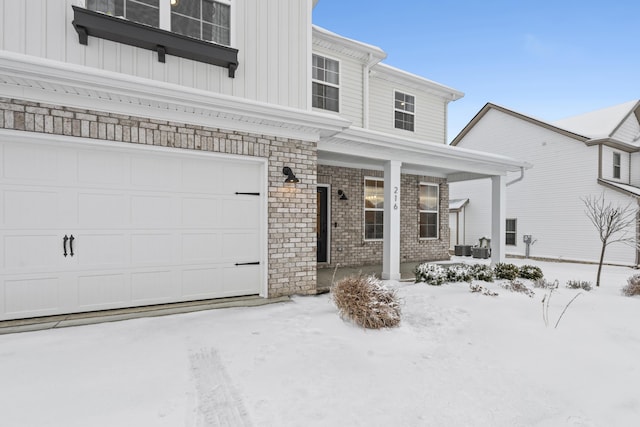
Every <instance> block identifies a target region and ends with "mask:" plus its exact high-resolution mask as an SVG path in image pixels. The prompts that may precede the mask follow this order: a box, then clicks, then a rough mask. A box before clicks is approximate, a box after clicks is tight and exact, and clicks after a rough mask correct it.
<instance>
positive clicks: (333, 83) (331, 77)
mask: <svg viewBox="0 0 640 427" xmlns="http://www.w3.org/2000/svg"><path fill="white" fill-rule="evenodd" d="M327 64H335V66H336V71H334V70H332V69H331V68H329V67H328V66H327ZM311 82H312V94H311V103H312V107H313V108H319V109H321V110H326V111H333V112H335V113H339V112H340V61H339V60H337V59H333V58H328V57H326V56H323V55H318V54H316V53H313V54H312V74H311Z"/></svg>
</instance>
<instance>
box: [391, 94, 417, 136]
mask: <svg viewBox="0 0 640 427" xmlns="http://www.w3.org/2000/svg"><path fill="white" fill-rule="evenodd" d="M415 105H416V98H415V97H414V96H413V95H407V94H406V93H402V92H395V105H394V113H395V127H396V129H404V130H408V131H411V132H413V131H414V123H415Z"/></svg>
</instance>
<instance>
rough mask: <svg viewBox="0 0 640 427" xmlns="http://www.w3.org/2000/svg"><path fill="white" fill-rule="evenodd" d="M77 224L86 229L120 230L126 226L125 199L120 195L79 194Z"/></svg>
mask: <svg viewBox="0 0 640 427" xmlns="http://www.w3.org/2000/svg"><path fill="white" fill-rule="evenodd" d="M78 219H79V220H78V222H79V225H80V226H81V227H88V228H101V227H104V228H113V227H117V228H122V227H123V226H125V225H127V223H128V221H127V198H126V197H125V196H124V195H122V194H113V193H112V194H104V193H80V194H79V195H78Z"/></svg>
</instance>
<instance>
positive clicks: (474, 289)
mask: <svg viewBox="0 0 640 427" xmlns="http://www.w3.org/2000/svg"><path fill="white" fill-rule="evenodd" d="M469 290H470V291H471V292H481V293H482V295H486V296H488V297H497V296H498V293H497V292H493V291H490V290H489V289H487V288H485V287H484V286H481V285H478V284H476V283H473V284H471V285H469Z"/></svg>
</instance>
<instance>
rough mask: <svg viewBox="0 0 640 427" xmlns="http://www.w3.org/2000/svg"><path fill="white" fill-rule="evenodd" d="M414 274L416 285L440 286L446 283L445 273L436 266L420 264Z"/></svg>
mask: <svg viewBox="0 0 640 427" xmlns="http://www.w3.org/2000/svg"><path fill="white" fill-rule="evenodd" d="M414 273H415V274H416V283H418V282H425V283H426V284H427V285H433V286H440V285H442V284H443V283H444V282H446V281H447V271H446V270H445V269H444V268H442V266H441V265H438V264H429V263H425V264H420V265H418V266H417V267H416V270H415V272H414Z"/></svg>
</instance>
